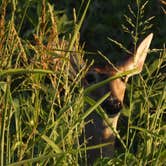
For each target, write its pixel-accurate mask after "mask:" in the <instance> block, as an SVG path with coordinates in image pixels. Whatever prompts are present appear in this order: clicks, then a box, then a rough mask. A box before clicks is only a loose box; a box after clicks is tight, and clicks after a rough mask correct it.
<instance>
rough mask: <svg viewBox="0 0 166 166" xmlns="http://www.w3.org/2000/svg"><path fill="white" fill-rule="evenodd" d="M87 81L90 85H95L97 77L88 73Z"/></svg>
mask: <svg viewBox="0 0 166 166" xmlns="http://www.w3.org/2000/svg"><path fill="white" fill-rule="evenodd" d="M85 79H86V80H87V82H88V83H89V84H93V83H95V82H96V76H95V74H94V73H88V74H87V75H86V77H85Z"/></svg>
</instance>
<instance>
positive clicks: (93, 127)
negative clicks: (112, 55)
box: [85, 33, 153, 163]
mask: <svg viewBox="0 0 166 166" xmlns="http://www.w3.org/2000/svg"><path fill="white" fill-rule="evenodd" d="M152 38H153V34H152V33H151V34H149V35H148V36H147V37H146V38H145V39H144V40H143V41H142V43H141V44H140V45H139V46H138V48H137V50H136V52H135V53H134V55H133V56H132V57H129V58H127V59H126V60H124V61H122V62H120V63H119V65H118V66H116V69H115V68H113V67H111V66H105V67H102V68H94V69H93V72H92V71H91V72H90V73H89V74H88V76H87V79H88V81H90V82H92V83H96V82H99V81H102V80H104V79H106V78H108V77H111V76H114V75H116V74H118V73H122V72H125V71H128V70H132V69H137V70H136V72H134V73H131V74H129V75H127V76H126V77H125V78H118V79H116V80H113V81H111V82H110V83H109V84H107V85H105V86H103V87H100V88H98V89H96V90H95V91H94V92H92V94H91V95H90V96H91V97H92V98H93V99H94V100H97V99H99V98H101V97H102V96H103V95H104V94H105V93H107V92H109V91H110V92H111V95H110V97H109V98H108V99H106V100H105V101H104V102H103V104H102V105H101V106H102V107H103V109H104V110H105V111H106V112H107V113H108V116H109V121H110V124H111V125H112V127H113V129H115V130H116V127H117V121H118V118H119V114H120V110H121V108H122V106H123V100H124V95H125V90H126V83H127V81H128V78H129V77H131V76H133V75H136V74H139V73H140V72H141V71H142V68H143V64H144V62H145V59H146V56H147V52H148V49H149V46H150V43H151V41H152ZM89 119H92V123H89V124H88V125H87V126H86V128H85V130H86V137H87V138H89V137H90V138H91V139H89V142H88V145H97V144H101V143H107V142H112V143H111V144H110V145H108V146H105V147H103V148H102V149H95V150H91V151H89V152H87V154H88V157H89V161H90V163H92V162H93V161H94V160H95V159H96V158H97V157H100V156H103V157H106V156H107V157H111V156H112V155H113V151H114V139H115V135H114V132H113V131H112V129H111V128H110V125H108V124H107V123H106V122H104V121H103V119H102V118H101V117H100V116H99V115H98V114H97V113H95V112H93V113H92V114H91V115H90V116H89V117H88V120H89Z"/></svg>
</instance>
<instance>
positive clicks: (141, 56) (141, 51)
mask: <svg viewBox="0 0 166 166" xmlns="http://www.w3.org/2000/svg"><path fill="white" fill-rule="evenodd" d="M152 38H153V33H151V34H149V35H148V36H147V37H146V38H145V39H144V40H143V41H142V42H141V44H140V45H139V47H138V49H137V51H136V54H135V56H134V65H135V67H136V68H138V71H137V73H140V72H141V71H142V67H143V64H144V61H145V59H146V56H147V52H148V49H149V46H150V43H151V41H152Z"/></svg>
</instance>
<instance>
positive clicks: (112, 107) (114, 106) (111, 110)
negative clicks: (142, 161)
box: [101, 96, 123, 115]
mask: <svg viewBox="0 0 166 166" xmlns="http://www.w3.org/2000/svg"><path fill="white" fill-rule="evenodd" d="M101 106H102V108H103V109H104V110H105V111H106V112H107V114H108V115H113V114H117V113H118V112H120V111H121V109H122V106H123V103H122V102H121V101H119V100H118V99H117V98H113V97H111V96H110V97H109V98H108V99H106V100H105V101H104V102H103V103H102V104H101Z"/></svg>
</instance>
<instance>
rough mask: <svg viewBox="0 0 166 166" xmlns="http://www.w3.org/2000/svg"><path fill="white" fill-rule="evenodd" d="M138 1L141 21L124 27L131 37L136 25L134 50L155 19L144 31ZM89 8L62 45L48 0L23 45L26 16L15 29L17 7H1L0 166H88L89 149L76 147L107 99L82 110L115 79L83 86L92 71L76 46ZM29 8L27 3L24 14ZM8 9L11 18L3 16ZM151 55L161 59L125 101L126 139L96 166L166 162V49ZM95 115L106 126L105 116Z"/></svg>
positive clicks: (122, 136)
mask: <svg viewBox="0 0 166 166" xmlns="http://www.w3.org/2000/svg"><path fill="white" fill-rule="evenodd" d="M138 2H139V1H137V4H136V5H137V7H138V10H137V11H136V13H135V14H134V12H135V11H133V10H132V9H131V7H129V11H130V14H133V17H134V18H136V20H135V19H133V20H131V19H129V18H132V16H127V15H126V16H125V17H126V20H127V23H129V25H125V26H123V28H124V29H125V31H127V27H129V26H130V25H135V26H132V28H133V31H132V32H133V33H129V34H130V35H131V37H132V39H133V43H134V46H135V47H136V45H137V42H138V39H139V38H140V37H142V35H144V33H146V32H147V30H149V29H148V28H151V26H150V25H151V24H149V22H150V20H151V18H149V19H147V20H146V25H144V26H142V24H140V23H141V21H143V20H145V19H144V17H143V16H144V15H143V14H144V12H143V10H145V6H147V2H146V3H144V4H142V5H141V4H139V3H138ZM89 3H90V1H88V2H87V4H86V7H85V9H84V12H83V14H82V16H81V17H79V19H78V18H77V15H76V12H75V11H74V20H73V29H74V30H73V33H72V34H70V35H69V36H63V37H61V38H59V30H58V25H57V22H58V20H57V16H56V15H55V12H54V10H53V7H52V6H51V5H50V4H49V3H48V2H47V1H45V0H43V1H42V2H41V4H40V3H39V4H40V10H39V11H38V12H39V18H38V20H37V23H36V24H34V25H35V27H34V30H33V39H29V40H24V38H23V37H20V36H21V34H20V32H21V28H22V27H21V26H22V23H23V21H24V19H26V17H25V15H23V18H22V21H21V23H20V24H18V23H17V7H18V1H12V2H9V1H7V0H4V1H2V3H1V13H0V14H1V15H0V146H1V149H0V165H10V166H12V165H13V166H14V165H79V163H81V164H82V165H84V164H86V158H85V156H86V155H85V156H84V151H85V150H86V149H85V148H84V144H80V142H79V137H80V135H81V134H82V130H83V128H84V125H85V123H84V119H85V118H86V117H87V116H88V115H89V114H90V113H91V112H92V111H94V110H95V109H97V107H98V106H99V105H100V103H101V102H102V101H103V100H104V99H105V98H106V97H107V96H108V95H109V94H106V95H105V96H103V98H101V99H100V100H99V101H97V102H92V106H91V107H90V108H88V109H87V110H86V109H85V108H84V105H85V102H89V103H90V102H91V101H90V99H88V97H86V95H87V93H88V92H89V91H91V90H93V89H94V88H96V87H97V86H101V85H102V84H105V83H106V82H108V81H110V80H111V79H115V78H116V77H115V78H109V79H108V80H105V81H104V82H102V83H99V84H96V85H93V86H92V87H89V88H87V89H83V87H82V80H83V78H84V77H85V75H86V73H87V71H88V69H89V67H90V65H88V64H87V63H86V61H85V60H83V58H84V53H85V52H84V50H83V47H82V46H81V45H80V43H79V31H80V28H81V26H82V22H83V20H84V18H85V14H86V12H87V9H88V6H89ZM30 5H31V3H30V1H28V2H27V6H26V10H28V7H30ZM9 9H10V10H11V11H10V12H11V13H10V14H8V13H7V12H6V10H9ZM135 16H136V17H135ZM131 21H133V22H131ZM139 25H141V27H139ZM145 27H148V28H145ZM141 28H143V30H142V29H141ZM127 32H129V31H127ZM142 32H143V34H142ZM110 40H111V39H110ZM112 41H113V42H114V40H112ZM114 43H116V42H114ZM120 46H122V45H120ZM121 48H122V49H123V48H125V47H121ZM125 49H126V50H128V49H127V48H125ZM150 55H151V56H153V55H155V56H156V58H153V61H152V62H148V63H147V65H145V69H144V72H143V74H142V75H139V76H138V77H136V78H133V79H132V81H131V82H130V84H129V85H128V88H127V90H128V93H127V94H126V97H127V98H128V99H129V100H128V103H129V104H128V106H126V107H125V108H124V110H123V116H125V117H127V119H128V121H127V123H126V122H125V125H122V126H120V127H119V129H120V130H122V131H125V132H122V133H120V135H119V134H118V133H117V138H118V140H119V142H120V143H119V145H118V147H117V152H116V154H115V157H114V158H112V159H107V158H103V159H101V160H98V161H97V162H96V165H98V164H101V165H164V163H165V162H166V150H165V147H166V142H165V140H166V126H165V120H166V119H165V109H166V100H165V99H166V85H165V81H166V75H165V71H164V69H165V61H166V52H165V48H163V49H160V50H159V51H158V50H157V49H153V50H151V51H150V52H149V55H148V56H150ZM130 72H131V71H130ZM124 74H127V73H124ZM117 77H120V76H117ZM97 111H98V113H99V114H100V115H101V116H102V117H103V118H104V119H105V120H107V115H106V113H105V112H102V110H100V109H98V110H97ZM121 123H123V121H122V122H121ZM123 126H126V127H125V128H123ZM101 146H103V145H99V146H98V147H86V148H87V149H90V148H99V147H101ZM85 154H86V152H85Z"/></svg>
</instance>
